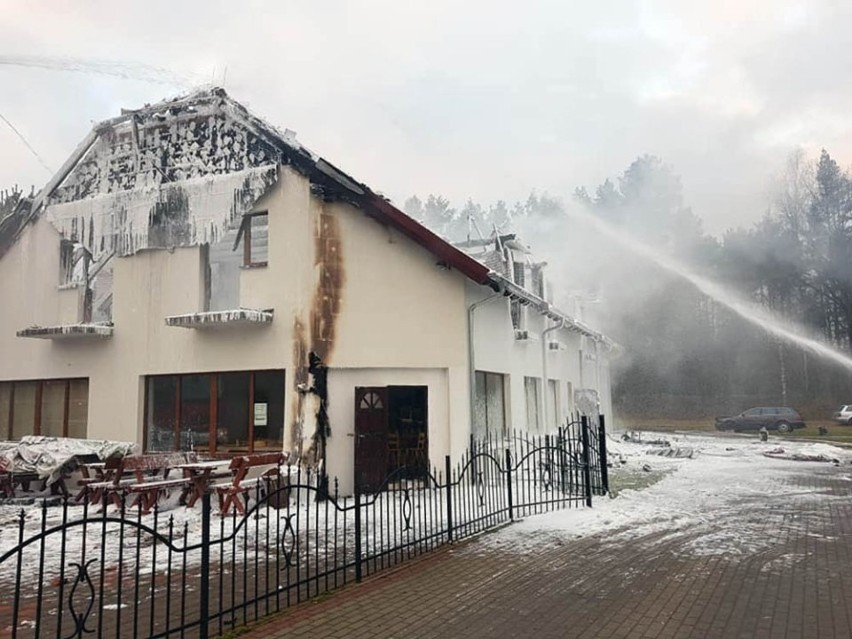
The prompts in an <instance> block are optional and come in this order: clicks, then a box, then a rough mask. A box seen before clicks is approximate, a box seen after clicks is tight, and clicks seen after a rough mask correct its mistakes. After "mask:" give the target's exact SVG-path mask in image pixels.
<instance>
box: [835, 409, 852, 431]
mask: <svg viewBox="0 0 852 639" xmlns="http://www.w3.org/2000/svg"><path fill="white" fill-rule="evenodd" d="M834 421H836V422H837V423H838V424H849V425H850V426H852V404H846V405H845V406H841V407H840V410H839V411H837V412H836V413H834Z"/></svg>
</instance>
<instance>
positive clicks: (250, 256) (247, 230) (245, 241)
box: [234, 211, 269, 268]
mask: <svg viewBox="0 0 852 639" xmlns="http://www.w3.org/2000/svg"><path fill="white" fill-rule="evenodd" d="M240 243H242V245H243V267H244V268H258V267H261V266H266V265H267V264H268V263H269V214H268V213H266V212H265V211H264V212H263V213H248V214H246V215H244V216H243V223H242V226H240V232H239V234H238V235H237V241H236V243H235V244H234V249H236V248H237V247H238V246H239V245H240Z"/></svg>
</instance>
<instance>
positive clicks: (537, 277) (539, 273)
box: [532, 264, 544, 299]
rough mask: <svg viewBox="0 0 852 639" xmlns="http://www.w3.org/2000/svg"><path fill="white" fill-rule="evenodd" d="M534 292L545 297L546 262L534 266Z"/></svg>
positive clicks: (542, 297)
mask: <svg viewBox="0 0 852 639" xmlns="http://www.w3.org/2000/svg"><path fill="white" fill-rule="evenodd" d="M532 285H533V290H532V292H533V294H534V295H538V296H539V297H540V298H541V299H544V264H536V265H535V266H533V268H532Z"/></svg>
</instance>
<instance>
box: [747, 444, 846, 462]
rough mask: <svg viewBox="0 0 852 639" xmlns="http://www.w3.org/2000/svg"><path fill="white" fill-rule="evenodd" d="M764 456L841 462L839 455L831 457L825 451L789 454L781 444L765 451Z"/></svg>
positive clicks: (794, 459) (791, 459)
mask: <svg viewBox="0 0 852 639" xmlns="http://www.w3.org/2000/svg"><path fill="white" fill-rule="evenodd" d="M763 456H764V457H769V458H770V459H789V460H790V461H806V462H829V463H832V464H835V465H839V464H840V460H839V459H837V457H829V456H828V455H825V454H823V453H810V454H809V453H790V454H787V453H786V452H785V451H784V449H783V448H781V447H780V446H779V447H778V448H773V449H772V450H767V451H765V452H764V453H763Z"/></svg>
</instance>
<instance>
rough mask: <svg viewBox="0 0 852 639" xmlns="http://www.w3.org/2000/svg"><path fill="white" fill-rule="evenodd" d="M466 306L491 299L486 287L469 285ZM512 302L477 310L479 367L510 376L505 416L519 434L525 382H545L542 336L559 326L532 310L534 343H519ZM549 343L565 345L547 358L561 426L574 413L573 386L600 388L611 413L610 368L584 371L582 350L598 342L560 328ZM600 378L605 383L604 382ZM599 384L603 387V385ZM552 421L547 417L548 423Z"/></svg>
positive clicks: (496, 301)
mask: <svg viewBox="0 0 852 639" xmlns="http://www.w3.org/2000/svg"><path fill="white" fill-rule="evenodd" d="M466 291H467V304H468V305H470V304H473V303H475V302H482V301H483V300H486V299H488V298H489V297H490V296H491V292H490V291H488V290H487V289H483V288H482V287H479V286H476V285H474V284H472V283H469V284H468V285H467V286H466ZM509 309H510V301H509V298H508V297H504V296H502V295H497V296H494V297H492V298H491V299H490V301H485V302H484V303H482V304H480V305H479V306H477V307H476V309H475V310H474V318H473V325H474V368H475V369H476V370H479V371H487V372H492V373H502V374H504V375H507V376H508V388H507V392H506V412H507V421H508V426H509V428H515V429H520V430H526V429H527V424H526V421H527V413H526V396H525V392H524V377H536V378H539V379H540V380H541V379H542V377H543V364H542V338H541V335H542V331H543V330H544V329H545V328H549V327H551V326H553V325H554V324H555V322H552V321H551V320H548V319H547V318H545V317H544V316H542V315H540V314H538V313H536V312H535V310H534V309H531V308H527V309H526V310H524V311H523V312H525V313H526V320H525V321H526V324H525V326H526V329H527V330H528V331H529V332H530V334H531V337H532V339H529V340H516V339H515V334H514V329H513V327H512V319H511V314H510V310H509ZM544 339H545V340H546V341H547V342H551V341H557V342H559V343H560V348H559V350H550V349H547V348H546V349H545V351H544V356H545V357H546V358H547V377H548V379H550V380H557V382H558V395H559V397H558V404H559V405H558V413H559V415H558V417H559V423H564V422H565V420H566V419H567V418H568V415H569V414H570V412H571V411H572V409H573V408H574V405H573V397H571V396H569V393H568V390H569V387H568V383H569V382H570V383H571V387H570V388H571V390H572V391H574V390H577V389H578V388H581V387H586V388H595V389H597V390H598V391H599V393H600V394H601V397H602V398H604V399H603V401H602V412H604V414H607V415H608V413H607V412H606V411H608V410H610V409H611V401H610V399H609V372H608V371H609V369H608V366H606V365H605V364H604V365H602V367H601V374H600V376H598V374H597V367H596V365H595V362H594V361H592V362H589V361H587V359H586V358H585V357H583V360H584V361H585V362H586V364H585V366H583V374H582V375H581V373H580V361H581V354H580V350H581V348H584V347H586V348H589V347H590V346H586V344H588V345H592V344H593V342H592V341H591V340H589V339H585V340H582V342H581V336H580V334H578V333H576V332H573V331H570V330H568V329H557V330H555V331H551V332H550V333H548V334H547V335H546V336H545V337H544ZM600 353H601V362H602V363H605V361H606V352H605V350H604V349H603V348H601V349H600ZM599 379H600V384H599V381H598V380H599ZM598 385H599V386H598ZM540 387H541V389H546V387H545V385H544V382H543V381H541V382H540ZM541 395H542V393H540V397H539V402H540V404H539V409H540V414H542V415H543V407H542V406H541V402H543V401H544V400H543V397H542V396H541ZM551 419H552V417H551V416H550V415H548V421H550V420H551Z"/></svg>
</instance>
